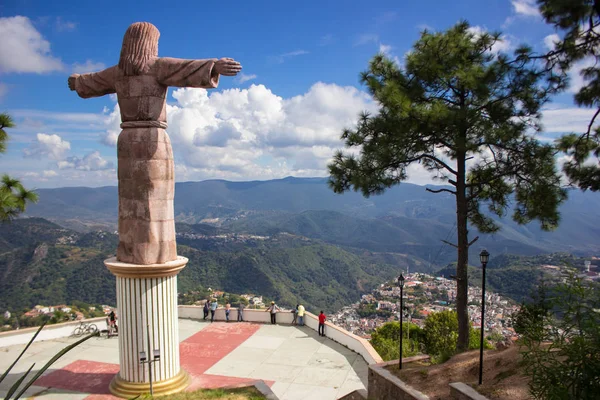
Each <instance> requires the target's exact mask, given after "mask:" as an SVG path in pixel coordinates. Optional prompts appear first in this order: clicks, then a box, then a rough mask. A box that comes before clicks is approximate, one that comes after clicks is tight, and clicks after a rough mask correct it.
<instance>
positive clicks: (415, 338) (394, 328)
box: [371, 321, 423, 361]
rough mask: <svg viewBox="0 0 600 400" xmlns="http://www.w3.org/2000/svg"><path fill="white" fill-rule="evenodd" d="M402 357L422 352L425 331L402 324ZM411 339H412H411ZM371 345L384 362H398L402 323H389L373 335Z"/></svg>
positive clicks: (376, 330)
mask: <svg viewBox="0 0 600 400" xmlns="http://www.w3.org/2000/svg"><path fill="white" fill-rule="evenodd" d="M402 327H403V331H402V333H403V340H402V356H403V357H410V356H414V355H417V354H418V353H419V352H420V348H421V342H422V340H423V331H422V330H421V328H419V327H418V326H417V325H415V324H410V323H408V322H403V323H402ZM409 338H410V339H409ZM371 345H372V346H373V348H374V349H375V350H376V351H377V353H379V355H380V356H381V358H382V359H383V360H384V361H389V360H397V359H398V358H399V355H400V322H398V321H393V322H387V323H385V324H383V325H381V326H380V327H379V328H377V329H375V331H373V333H371Z"/></svg>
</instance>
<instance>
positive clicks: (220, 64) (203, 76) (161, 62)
mask: <svg viewBox="0 0 600 400" xmlns="http://www.w3.org/2000/svg"><path fill="white" fill-rule="evenodd" d="M241 70H242V66H241V65H240V63H239V62H237V61H235V60H233V59H232V58H222V59H220V60H217V59H216V58H210V59H206V60H185V59H181V58H171V57H163V58H159V59H158V61H157V63H156V76H157V79H158V81H159V82H160V83H161V84H163V85H165V86H176V87H197V88H205V89H212V88H216V87H217V86H218V84H219V76H220V75H225V76H235V75H237V74H238V72H240V71H241Z"/></svg>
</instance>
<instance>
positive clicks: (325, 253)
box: [0, 219, 429, 311]
mask: <svg viewBox="0 0 600 400" xmlns="http://www.w3.org/2000/svg"><path fill="white" fill-rule="evenodd" d="M178 229H179V230H180V231H181V232H190V233H193V232H199V231H200V232H203V233H211V232H206V229H208V230H209V231H210V230H211V229H210V228H207V227H203V226H201V225H200V226H184V225H181V224H179V225H178ZM9 230H10V231H9ZM9 232H10V234H9ZM13 233H14V234H13ZM212 233H217V232H216V231H213V232H212ZM0 237H2V238H4V242H3V245H4V249H3V253H2V254H0V309H9V310H13V311H16V310H21V309H23V308H30V307H32V306H34V305H36V304H60V303H71V302H72V301H74V300H81V301H84V302H87V303H93V304H96V303H107V304H115V283H114V277H113V276H112V275H111V274H110V273H109V272H108V270H107V269H106V267H105V266H104V264H103V260H104V259H106V258H108V257H109V256H111V255H113V254H114V249H116V245H117V236H116V235H114V234H111V233H106V232H94V233H87V234H80V233H77V232H74V231H71V230H68V229H64V228H60V227H58V226H57V225H54V224H52V223H50V222H48V221H46V220H43V219H23V220H17V221H14V222H13V223H12V224H11V225H3V226H0ZM179 242H180V246H179V249H178V252H179V254H180V255H183V256H185V257H188V258H189V260H190V261H189V263H188V266H187V267H186V268H185V269H184V270H183V271H182V273H181V274H180V275H179V290H180V291H182V292H183V291H187V290H192V289H194V287H195V286H198V285H202V286H204V287H208V286H210V287H214V288H219V289H222V290H225V291H229V292H234V293H247V292H250V293H256V294H261V295H265V296H268V297H271V298H275V299H278V301H279V302H280V303H281V304H282V305H288V306H291V305H295V304H296V303H297V302H298V301H301V302H303V303H304V304H306V305H307V306H308V307H309V308H310V309H316V308H319V309H320V308H322V309H325V310H328V311H333V310H335V309H338V308H340V307H342V306H343V305H346V304H348V303H350V302H354V301H356V300H357V299H358V298H359V296H360V294H362V293H364V292H365V291H369V290H370V289H372V288H373V287H374V286H375V285H377V284H379V283H381V282H382V281H385V280H387V279H390V278H392V277H394V276H396V275H397V274H398V273H399V271H400V270H401V269H406V268H407V266H408V267H410V268H411V269H412V270H423V271H428V270H429V264H427V263H424V262H422V261H419V260H418V259H415V258H414V257H409V256H404V255H399V254H394V255H384V254H374V253H371V252H360V253H359V254H355V253H352V252H348V251H345V250H343V249H341V248H339V247H336V246H333V245H329V244H326V243H323V242H321V241H316V240H308V239H306V238H300V237H295V236H291V235H287V234H281V235H275V236H274V237H271V238H267V239H261V240H252V239H248V238H242V237H236V236H235V235H234V236H228V237H227V238H222V239H219V238H216V237H205V238H187V239H186V238H181V239H180V241H179Z"/></svg>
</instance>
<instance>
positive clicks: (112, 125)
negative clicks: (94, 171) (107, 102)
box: [100, 103, 121, 147]
mask: <svg viewBox="0 0 600 400" xmlns="http://www.w3.org/2000/svg"><path fill="white" fill-rule="evenodd" d="M103 112H104V114H106V113H108V112H109V110H108V108H106V107H104V110H103ZM104 125H105V126H106V131H105V132H103V133H102V134H100V143H102V144H105V145H106V146H109V147H117V140H118V139H119V133H120V132H121V114H120V109H119V104H118V103H117V104H115V107H114V109H113V110H112V111H111V112H110V113H108V115H107V116H106V117H105V118H104Z"/></svg>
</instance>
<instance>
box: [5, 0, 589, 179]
mask: <svg viewBox="0 0 600 400" xmlns="http://www.w3.org/2000/svg"><path fill="white" fill-rule="evenodd" d="M122 3H123V4H119V6H118V7H117V6H109V5H108V3H106V4H105V5H98V3H91V2H82V1H78V2H75V1H60V2H48V1H41V0H40V1H31V0H29V1H27V0H21V1H11V0H5V1H3V2H2V3H1V4H0V36H2V38H3V39H2V42H0V110H2V111H8V112H10V113H11V114H12V115H14V117H15V120H16V122H17V125H18V126H17V127H16V128H14V129H11V130H10V131H9V134H10V135H11V142H10V143H9V147H8V151H7V153H6V154H4V155H2V156H0V171H2V172H9V173H11V174H12V175H15V176H18V177H20V178H22V179H23V181H24V182H25V184H26V185H28V186H30V187H56V186H82V185H85V186H100V185H109V184H115V183H116V172H115V166H116V148H115V146H114V145H115V140H116V137H117V134H118V132H119V128H118V124H119V122H120V121H119V118H118V108H115V107H116V101H115V99H114V98H111V97H108V96H107V97H104V98H98V99H87V100H84V99H80V98H79V97H78V96H77V95H76V94H75V93H74V92H70V91H69V90H68V88H67V83H66V82H67V77H68V76H69V75H70V74H71V73H73V72H91V71H94V70H98V69H101V68H105V67H108V66H111V65H114V64H115V63H116V62H117V61H118V56H119V51H120V46H121V41H122V37H123V33H124V32H125V30H126V29H127V27H128V26H129V24H131V23H133V22H136V21H149V22H152V23H153V24H155V25H156V26H157V27H158V29H159V30H160V31H161V38H160V42H159V54H160V55H161V56H171V57H180V58H213V57H233V58H235V59H236V60H238V61H240V62H241V63H242V65H243V68H244V69H243V75H241V76H239V77H237V78H225V77H224V78H222V80H221V83H220V85H219V88H218V89H215V90H211V91H209V92H208V93H207V92H206V91H205V90H203V89H178V90H176V91H174V90H172V89H171V90H170V91H169V93H170V95H169V98H168V103H169V110H168V114H169V116H168V118H169V129H168V132H169V134H170V135H171V138H172V142H173V147H174V150H175V158H176V163H177V170H176V174H177V180H178V181H187V180H202V179H210V178H225V179H231V180H246V179H270V178H279V177H284V176H288V175H295V176H323V175H325V173H326V170H325V165H326V163H327V161H328V160H329V158H330V157H331V155H332V153H333V150H334V149H336V148H339V147H340V146H341V142H340V141H339V134H340V132H341V129H342V128H343V127H344V126H348V125H349V124H352V122H353V121H355V120H356V116H357V114H358V112H360V111H361V110H365V109H366V110H373V109H374V105H373V104H372V102H371V101H370V99H369V98H368V96H367V95H366V94H365V93H364V92H363V90H364V88H363V87H361V86H360V85H359V82H358V74H359V72H360V71H363V70H364V69H365V68H366V67H367V64H368V61H369V59H370V58H371V57H372V56H373V55H375V54H376V53H377V52H378V51H385V52H386V53H387V54H388V55H390V56H391V57H398V59H399V60H401V59H402V57H403V55H404V54H405V53H406V51H408V50H409V49H410V48H411V46H412V44H413V43H414V41H415V40H417V39H418V37H419V32H420V30H422V29H424V28H429V29H435V30H444V29H447V28H448V27H450V26H452V25H453V24H455V23H456V22H457V21H458V20H460V19H466V20H468V21H469V22H470V23H471V25H473V26H474V27H476V28H475V29H477V30H492V31H493V30H500V31H502V32H503V33H505V35H506V36H505V39H506V40H505V42H504V43H503V44H502V46H503V47H502V50H510V49H511V48H514V46H516V45H518V44H520V43H528V44H530V45H531V46H534V47H536V48H538V49H540V50H544V48H545V47H544V46H545V45H544V41H545V38H547V37H548V36H549V35H551V34H553V33H554V32H553V30H552V28H551V27H550V26H548V25H546V24H544V23H543V21H542V20H541V18H540V17H539V15H537V10H536V8H535V5H534V3H535V2H534V1H533V0H512V1H511V0H486V1H480V0H472V1H462V2H456V1H446V0H443V1H442V0H436V1H433V0H426V1H401V2H400V1H397V0H396V1H379V2H374V3H376V5H371V4H366V3H364V2H363V3H359V2H353V1H328V2H323V1H321V2H316V1H304V2H302V6H298V5H294V4H293V3H291V2H264V1H259V2H245V3H242V2H232V4H228V5H226V6H223V5H219V4H215V6H212V7H211V6H207V5H205V4H204V3H199V2H191V1H177V2H165V1H160V2H158V1H156V2H154V1H148V2H145V5H144V6H143V7H140V6H137V5H133V4H129V3H128V2H122ZM546 41H548V39H546ZM574 83H575V85H577V79H575V82H574ZM571 98H572V94H571V93H567V94H564V95H562V96H560V97H558V98H556V99H555V104H554V105H553V106H552V108H555V109H558V110H549V111H548V112H547V115H546V125H547V127H548V131H549V132H547V133H545V135H546V136H547V137H553V136H556V134H558V133H559V132H561V131H565V130H576V129H578V128H580V127H581V126H583V125H582V124H585V120H586V119H587V118H588V117H589V114H590V112H589V110H578V109H575V108H574V106H573V104H572V101H571ZM214 137H218V138H220V139H219V140H218V143H217V145H215V143H214V140H212V142H211V140H209V139H210V138H214ZM412 172H413V173H412V176H411V180H412V181H413V182H418V183H424V182H428V181H429V178H428V176H427V174H425V173H424V172H423V171H420V170H414V171H412Z"/></svg>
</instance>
